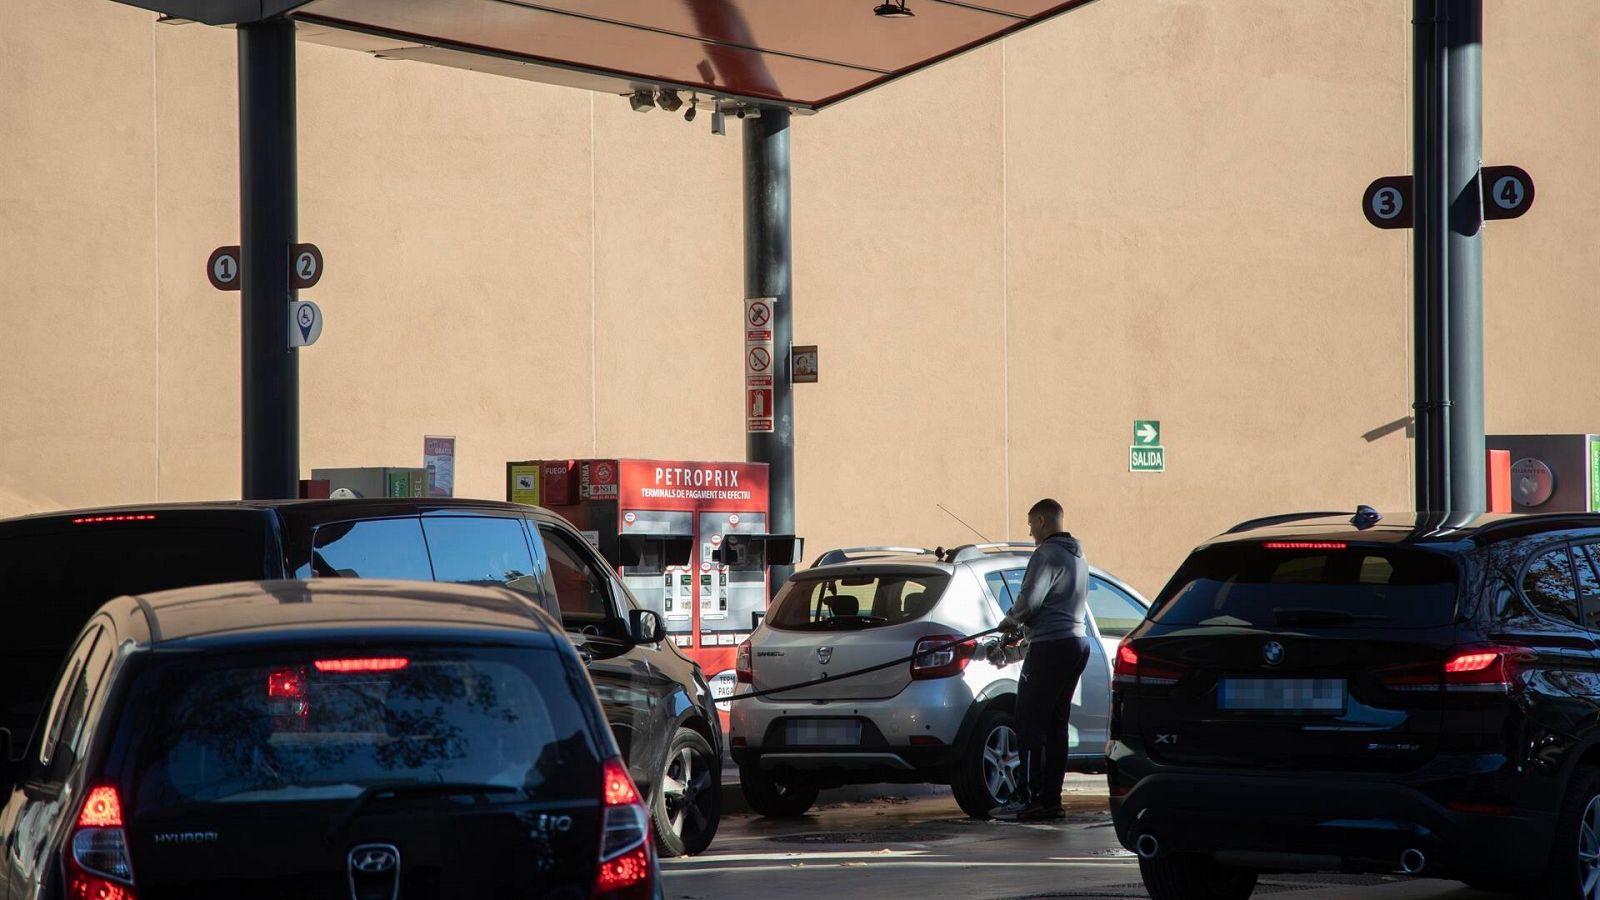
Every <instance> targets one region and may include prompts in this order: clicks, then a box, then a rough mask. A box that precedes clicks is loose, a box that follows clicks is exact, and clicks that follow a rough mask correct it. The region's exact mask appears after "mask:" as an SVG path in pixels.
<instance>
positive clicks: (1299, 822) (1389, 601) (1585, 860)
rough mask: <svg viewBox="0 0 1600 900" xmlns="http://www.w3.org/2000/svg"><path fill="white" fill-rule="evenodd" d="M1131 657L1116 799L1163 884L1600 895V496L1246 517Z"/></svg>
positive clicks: (1113, 749)
mask: <svg viewBox="0 0 1600 900" xmlns="http://www.w3.org/2000/svg"><path fill="white" fill-rule="evenodd" d="M1114 680H1115V687H1114V693H1113V703H1112V724H1111V741H1110V743H1109V744H1108V747H1107V754H1108V759H1107V764H1108V780H1109V786H1110V793H1111V809H1112V813H1113V816H1114V818H1115V822H1116V829H1117V836H1118V838H1119V839H1120V840H1121V841H1122V844H1123V846H1125V847H1127V848H1128V849H1130V850H1133V851H1134V852H1136V853H1137V854H1138V855H1139V857H1140V868H1141V869H1142V872H1143V875H1144V881H1145V885H1146V887H1147V888H1148V889H1149V891H1150V894H1151V896H1152V897H1153V898H1155V900H1189V898H1205V900H1228V898H1234V900H1240V898H1245V897H1248V896H1249V895H1250V894H1251V892H1252V890H1253V889H1254V886H1255V881H1256V876H1257V874H1259V873H1263V872H1304V871H1346V872H1350V871H1367V872H1403V873H1406V874H1411V875H1422V876H1429V877H1432V876H1438V877H1445V878H1453V879H1459V880H1462V881H1466V882H1467V883H1468V884H1471V885H1474V886H1479V887H1484V888H1489V889H1499V890H1512V891H1518V892H1523V893H1526V894H1528V895H1530V896H1537V897H1540V898H1544V900H1579V898H1594V897H1596V896H1600V891H1597V888H1596V885H1597V884H1600V516H1596V515H1582V514H1573V515H1539V516H1481V517H1480V516H1473V515H1460V516H1439V515H1415V516H1413V515H1406V516H1389V517H1388V518H1382V519H1381V521H1380V517H1379V516H1378V515H1377V514H1376V513H1375V512H1372V511H1371V510H1365V509H1364V510H1363V511H1362V512H1361V513H1358V514H1357V516H1356V517H1355V518H1354V519H1352V518H1351V517H1350V516H1349V515H1348V514H1343V515H1340V516H1337V517H1334V516H1329V515H1328V514H1316V515H1314V516H1306V517H1295V516H1284V517H1276V518H1275V519H1272V520H1258V521H1254V522H1247V523H1244V524H1242V525H1240V526H1237V527H1235V528H1234V529H1232V530H1231V531H1230V532H1228V533H1227V534H1224V535H1222V536H1220V537H1217V538H1215V539H1213V540H1212V541H1211V542H1210V543H1208V544H1205V545H1204V546H1201V547H1200V548H1198V549H1196V550H1195V551H1194V552H1193V553H1192V554H1191V555H1190V556H1189V558H1188V559H1187V560H1186V561H1185V562H1184V564H1183V566H1182V568H1180V569H1179V570H1178V572H1177V574H1176V575H1174V576H1173V578H1172V580H1171V581H1170V582H1168V584H1167V586H1166V588H1165V589H1164V590H1163V591H1162V592H1161V594H1160V596H1159V597H1157V599H1156V601H1155V603H1154V604H1153V605H1152V607H1151V611H1150V615H1149V618H1148V619H1147V620H1146V621H1145V622H1144V623H1143V624H1141V625H1140V626H1139V627H1138V628H1136V629H1135V630H1134V631H1133V632H1132V633H1131V634H1129V636H1128V637H1127V638H1126V639H1125V640H1124V641H1123V644H1122V646H1121V647H1120V648H1119V651H1118V659H1117V662H1116V674H1115V679H1114Z"/></svg>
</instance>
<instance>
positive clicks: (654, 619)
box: [628, 609, 664, 644]
mask: <svg viewBox="0 0 1600 900" xmlns="http://www.w3.org/2000/svg"><path fill="white" fill-rule="evenodd" d="M663 630H664V629H663V628H662V627H661V616H659V615H657V614H656V612H655V610H651V609H634V610H629V611H628V636H629V637H630V638H632V639H633V642H634V643H635V644H656V643H660V641H661V633H662V631H663Z"/></svg>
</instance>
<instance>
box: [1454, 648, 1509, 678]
mask: <svg viewBox="0 0 1600 900" xmlns="http://www.w3.org/2000/svg"><path fill="white" fill-rule="evenodd" d="M1499 659H1500V654H1499V653H1495V652H1487V653H1462V654H1459V655H1457V656H1456V658H1455V659H1452V660H1450V661H1449V662H1447V663H1445V664H1444V671H1445V674H1447V675H1455V674H1459V673H1461V672H1481V671H1483V670H1484V669H1487V668H1489V667H1490V666H1492V665H1494V664H1495V662H1496V661H1497V660H1499Z"/></svg>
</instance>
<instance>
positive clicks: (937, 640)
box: [911, 634, 978, 680]
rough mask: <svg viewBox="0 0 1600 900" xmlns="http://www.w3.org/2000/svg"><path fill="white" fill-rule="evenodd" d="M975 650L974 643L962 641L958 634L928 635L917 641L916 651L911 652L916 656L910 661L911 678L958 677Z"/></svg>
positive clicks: (975, 644) (975, 645)
mask: <svg viewBox="0 0 1600 900" xmlns="http://www.w3.org/2000/svg"><path fill="white" fill-rule="evenodd" d="M956 641H961V642H960V643H955V642H956ZM952 645H954V646H952ZM977 649H978V645H977V642H976V641H962V640H961V635H959V634H933V635H929V636H928V637H925V638H922V639H921V640H919V641H917V645H916V649H914V650H912V651H911V652H912V653H914V654H916V658H915V659H913V660H911V677H912V678H914V679H917V680H922V679H928V678H949V677H950V676H952V675H960V674H961V673H962V672H965V671H966V669H967V663H970V662H972V655H973V654H974V653H975V652H977Z"/></svg>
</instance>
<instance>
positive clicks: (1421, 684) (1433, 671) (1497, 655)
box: [1379, 646, 1529, 693]
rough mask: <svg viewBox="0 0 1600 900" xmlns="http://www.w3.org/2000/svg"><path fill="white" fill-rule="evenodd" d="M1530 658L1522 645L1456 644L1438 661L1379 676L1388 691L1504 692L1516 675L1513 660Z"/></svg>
mask: <svg viewBox="0 0 1600 900" xmlns="http://www.w3.org/2000/svg"><path fill="white" fill-rule="evenodd" d="M1527 658H1529V653H1528V650H1527V649H1526V648H1524V647H1511V646H1473V647H1456V648H1454V649H1453V650H1452V651H1451V652H1450V655H1449V656H1447V657H1446V658H1445V663H1444V665H1443V666H1440V665H1439V664H1438V663H1437V662H1434V663H1425V664H1421V665H1409V666H1403V667H1398V668H1394V669H1390V670H1388V671H1386V672H1385V673H1383V674H1382V675H1381V676H1379V680H1380V681H1382V682H1383V686H1384V687H1386V688H1388V689H1389V690H1391V691H1452V692H1460V693H1503V692H1504V691H1506V690H1509V689H1510V687H1511V683H1512V681H1513V680H1514V679H1515V677H1516V664H1517V662H1518V661H1520V660H1525V659H1527Z"/></svg>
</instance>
